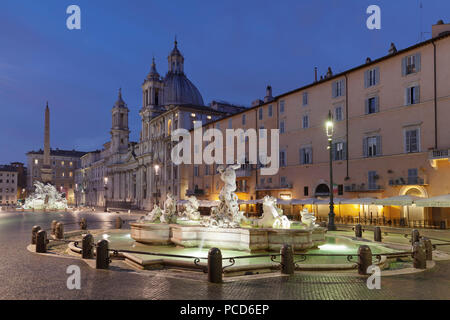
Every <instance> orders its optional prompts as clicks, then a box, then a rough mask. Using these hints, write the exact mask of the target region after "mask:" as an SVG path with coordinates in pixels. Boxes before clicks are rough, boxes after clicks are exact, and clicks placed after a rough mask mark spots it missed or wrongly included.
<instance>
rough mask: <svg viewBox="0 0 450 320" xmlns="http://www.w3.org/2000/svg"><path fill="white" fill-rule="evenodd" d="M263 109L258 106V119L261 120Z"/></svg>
mask: <svg viewBox="0 0 450 320" xmlns="http://www.w3.org/2000/svg"><path fill="white" fill-rule="evenodd" d="M263 111H264V109H263V108H259V110H258V119H259V120H262V119H263Z"/></svg>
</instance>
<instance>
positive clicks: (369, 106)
mask: <svg viewBox="0 0 450 320" xmlns="http://www.w3.org/2000/svg"><path fill="white" fill-rule="evenodd" d="M378 110H379V99H378V97H371V98H368V99H366V114H372V113H376V112H378Z"/></svg>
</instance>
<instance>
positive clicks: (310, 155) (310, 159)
mask: <svg viewBox="0 0 450 320" xmlns="http://www.w3.org/2000/svg"><path fill="white" fill-rule="evenodd" d="M309 163H313V157H312V148H309Z"/></svg>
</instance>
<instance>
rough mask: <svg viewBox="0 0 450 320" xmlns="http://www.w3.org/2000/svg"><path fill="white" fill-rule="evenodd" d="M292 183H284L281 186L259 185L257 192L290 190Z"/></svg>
mask: <svg viewBox="0 0 450 320" xmlns="http://www.w3.org/2000/svg"><path fill="white" fill-rule="evenodd" d="M292 188H293V186H292V183H283V184H279V185H275V186H273V185H257V186H256V191H262V190H289V189H292Z"/></svg>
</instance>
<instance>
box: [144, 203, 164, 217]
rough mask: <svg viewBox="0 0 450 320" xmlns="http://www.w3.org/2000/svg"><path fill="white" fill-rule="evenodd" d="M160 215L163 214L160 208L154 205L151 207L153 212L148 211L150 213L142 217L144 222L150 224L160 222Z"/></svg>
mask: <svg viewBox="0 0 450 320" xmlns="http://www.w3.org/2000/svg"><path fill="white" fill-rule="evenodd" d="M162 214H163V212H162V210H161V208H160V207H159V206H158V205H157V204H156V203H155V204H154V205H153V210H152V211H150V213H149V214H148V215H146V216H145V217H144V220H145V221H150V222H156V221H160V218H161V216H162Z"/></svg>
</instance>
